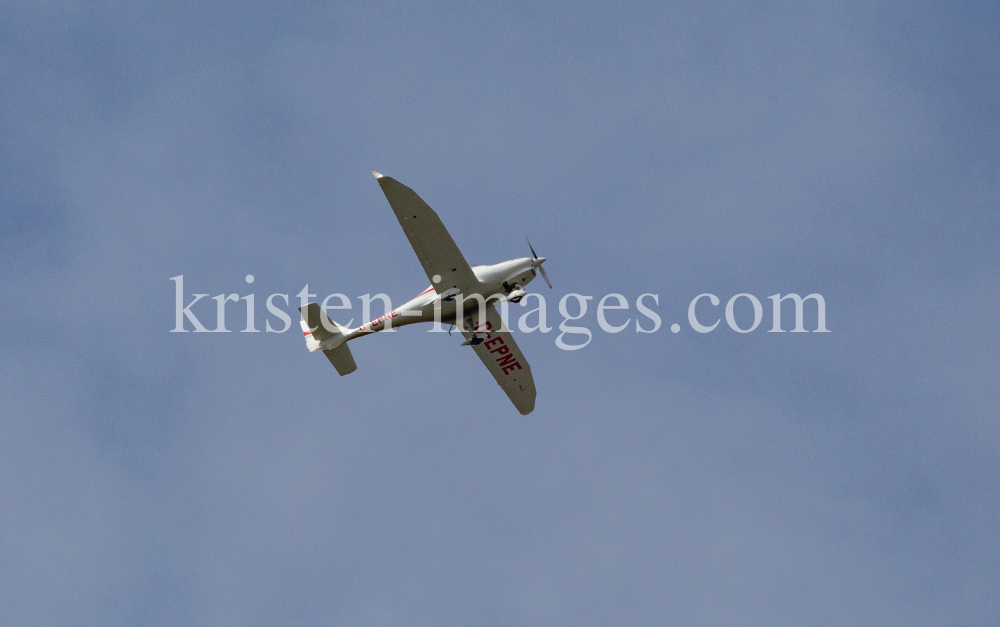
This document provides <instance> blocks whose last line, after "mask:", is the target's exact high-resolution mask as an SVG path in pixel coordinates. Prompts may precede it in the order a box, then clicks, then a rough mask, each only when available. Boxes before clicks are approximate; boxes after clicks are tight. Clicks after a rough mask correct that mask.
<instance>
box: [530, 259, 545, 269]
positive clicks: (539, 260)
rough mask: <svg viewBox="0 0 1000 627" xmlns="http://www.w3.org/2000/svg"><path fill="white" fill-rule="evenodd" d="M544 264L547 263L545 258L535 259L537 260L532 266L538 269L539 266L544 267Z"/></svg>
mask: <svg viewBox="0 0 1000 627" xmlns="http://www.w3.org/2000/svg"><path fill="white" fill-rule="evenodd" d="M543 263H545V257H535V260H534V261H533V262H532V264H531V265H532V266H533V267H535V268H537V267H538V266H540V265H542V264H543Z"/></svg>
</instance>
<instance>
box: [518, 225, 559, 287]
mask: <svg viewBox="0 0 1000 627" xmlns="http://www.w3.org/2000/svg"><path fill="white" fill-rule="evenodd" d="M524 239H525V240H527V242H528V248H530V249H531V256H532V258H533V259H534V261H538V260H539V259H541V261H540V262H539V263H538V265H535V264H534V261H533V262H532V264H531V273H532V274H534V273H535V268H538V269H539V270H541V271H542V278H543V279H545V284H546V285H548V286H549V289H552V282H551V281H549V275H547V274H545V268H544V267H543V266H542V263H544V262H545V257H539V256H538V254H537V253H536V252H535V247H534V246H532V245H531V240H530V239H528V238H527V237H525V238H524Z"/></svg>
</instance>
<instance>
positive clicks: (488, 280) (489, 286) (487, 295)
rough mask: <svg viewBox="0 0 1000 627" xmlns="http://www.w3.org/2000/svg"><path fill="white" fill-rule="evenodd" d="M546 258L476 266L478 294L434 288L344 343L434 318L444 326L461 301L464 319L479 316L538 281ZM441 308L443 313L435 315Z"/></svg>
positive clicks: (450, 321)
mask: <svg viewBox="0 0 1000 627" xmlns="http://www.w3.org/2000/svg"><path fill="white" fill-rule="evenodd" d="M544 261H545V259H544V258H541V259H532V258H530V257H525V258H522V259H511V260H510V261H504V262H501V263H498V264H494V265H492V266H473V268H472V271H473V272H474V273H475V275H476V279H478V280H479V286H478V289H477V290H476V292H475V293H468V294H461V295H459V294H457V293H449V292H452V291H453V290H447V291H444V292H442V293H440V294H439V293H437V292H436V291H435V290H434V286H433V285H431V286H430V287H428V288H427V289H426V290H424V291H423V292H421V293H420V294H418V295H417V296H416V297H415V298H413V299H411V300H409V301H407V302H406V303H403V304H402V305H400V306H399V307H397V308H395V309H393V310H392V311H390V312H387V313H385V314H383V315H381V316H379V317H378V318H375V319H374V320H372V321H370V322H366V323H365V324H363V325H361V326H360V327H358V328H356V329H352V330H351V331H350V332H348V333H346V334H345V339H344V340H343V341H345V342H346V341H350V340H352V339H355V338H357V337H360V336H362V335H369V334H371V333H377V332H379V331H384V330H385V329H387V328H396V327H401V326H405V325H408V324H416V323H418V322H434V321H435V319H437V320H440V321H441V322H442V323H445V324H453V323H455V322H456V314H457V313H458V311H457V309H458V301H459V300H462V315H463V318H468V317H469V316H478V314H479V308H480V303H489V302H496V301H498V300H507V298H508V295H509V294H512V293H514V290H515V289H516V288H517V287H520V288H523V287H524V286H525V285H527V284H528V283H530V282H531V281H532V279H534V278H535V273H534V270H535V268H536V267H538V266H540V265H541V263H542V262H544ZM477 296H479V297H481V299H482V300H480V298H477ZM438 309H440V313H436V312H437V311H438Z"/></svg>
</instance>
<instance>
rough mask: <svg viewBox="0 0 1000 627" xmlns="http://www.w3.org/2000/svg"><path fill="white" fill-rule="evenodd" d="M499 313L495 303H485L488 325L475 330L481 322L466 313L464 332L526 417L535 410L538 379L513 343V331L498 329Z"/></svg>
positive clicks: (487, 367)
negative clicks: (532, 374)
mask: <svg viewBox="0 0 1000 627" xmlns="http://www.w3.org/2000/svg"><path fill="white" fill-rule="evenodd" d="M500 322H501V321H500V312H498V311H497V308H496V307H495V306H493V305H492V304H490V305H487V306H486V324H485V325H483V327H480V328H479V329H478V331H479V333H476V332H474V331H473V330H472V329H475V328H476V325H477V324H479V316H478V315H477V314H476V313H473V314H472V315H466V316H465V324H464V325H463V327H464V328H465V331H463V332H462V335H464V336H465V339H466V340H469V341H471V342H476V341H478V340H482V341H480V342H479V343H476V344H473V345H472V348H473V350H475V351H476V355H479V358H480V359H482V360H483V363H484V364H486V369H487V370H489V371H490V374H491V375H493V378H494V379H496V380H497V383H499V384H500V387H501V388H503V391H504V393H505V394H507V397H508V398H509V399H510V401H511V402H512V403H514V407H516V408H517V411H519V412H521V415H523V416H527V415H528V414H530V413H531V412H532V410H534V409H535V380H534V378H532V376H531V366H529V365H528V361H527V360H526V359H525V358H524V355H523V354H522V353H521V349H519V348H518V347H517V344H516V343H515V342H514V337H513V336H512V335H511V333H510V331H499V330H498V329H501V328H503V327H501V324H500Z"/></svg>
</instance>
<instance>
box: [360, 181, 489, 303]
mask: <svg viewBox="0 0 1000 627" xmlns="http://www.w3.org/2000/svg"><path fill="white" fill-rule="evenodd" d="M374 174H375V176H376V178H378V184H379V186H381V187H382V191H383V192H385V197H386V199H387V200H388V201H389V205H390V206H391V207H392V210H393V212H395V214H396V218H397V219H399V224H400V226H402V227H403V232H404V233H406V238H407V239H408V240H410V246H413V252H415V253H417V258H418V259H419V260H420V265H422V266H423V267H424V272H426V273H427V278H428V279H430V281H431V284H432V285H433V286H434V290H435V291H436V292H437V293H438V294H440V293H442V292H444V291H445V290H448V289H451V288H454V287H457V288H458V289H460V290H461V291H462V292H465V293H474V292H478V291H479V290H478V287H479V279H477V278H476V275H475V273H473V272H472V268H471V267H469V263H468V262H467V261H466V260H465V257H463V256H462V251H461V250H459V249H458V246H456V245H455V240H453V239H451V235H449V234H448V229H446V228H444V224H443V223H442V222H441V218H439V217H438V215H437V214H436V213H434V210H433V209H431V208H430V207H429V206H427V203H425V202H424V201H423V200H421V198H420V196H417V194H416V193H415V192H414V191H413V190H412V189H410V188H409V187H407V186H406V185H403V184H402V183H400V182H399V181H397V180H396V179H394V178H392V177H388V176H383V175H381V174H379V173H378V172H375V173H374ZM434 277H437V280H436V281H435V280H434Z"/></svg>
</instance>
